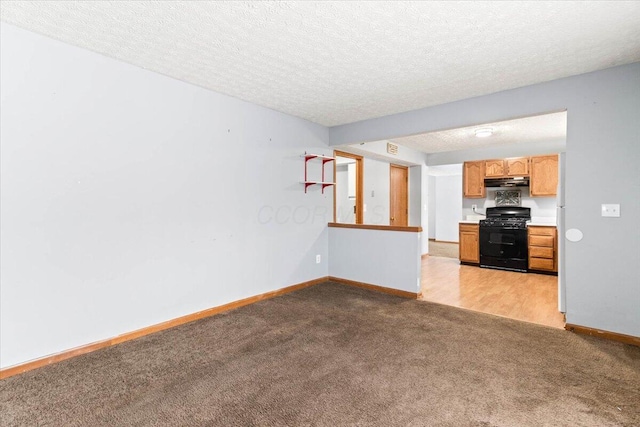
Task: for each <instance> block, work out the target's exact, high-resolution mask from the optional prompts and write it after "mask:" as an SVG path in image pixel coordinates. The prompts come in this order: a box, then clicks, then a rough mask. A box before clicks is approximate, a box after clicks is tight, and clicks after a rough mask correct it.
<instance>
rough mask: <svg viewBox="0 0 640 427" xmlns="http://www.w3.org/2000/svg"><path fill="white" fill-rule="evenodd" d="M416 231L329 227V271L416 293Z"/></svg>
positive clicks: (417, 268)
mask: <svg viewBox="0 0 640 427" xmlns="http://www.w3.org/2000/svg"><path fill="white" fill-rule="evenodd" d="M420 240H421V239H420V233H415V232H406V231H386V230H384V231H382V230H361V229H353V228H329V253H330V254H331V259H330V260H329V275H330V276H334V277H339V278H341V279H348V280H355V281H357V282H363V283H369V284H372V285H378V286H384V287H387V288H393V289H399V290H402V291H407V292H415V293H418V291H419V289H420Z"/></svg>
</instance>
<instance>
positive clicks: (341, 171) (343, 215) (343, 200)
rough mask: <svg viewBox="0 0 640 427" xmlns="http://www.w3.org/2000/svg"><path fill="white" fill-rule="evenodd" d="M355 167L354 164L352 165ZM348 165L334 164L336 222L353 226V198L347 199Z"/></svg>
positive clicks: (354, 221) (354, 202)
mask: <svg viewBox="0 0 640 427" xmlns="http://www.w3.org/2000/svg"><path fill="white" fill-rule="evenodd" d="M352 164H353V165H355V163H352ZM348 169H349V168H348V164H346V163H343V164H336V186H335V192H336V222H340V223H343V224H355V223H356V216H355V214H354V212H353V207H354V206H355V204H356V199H355V198H349V170H348Z"/></svg>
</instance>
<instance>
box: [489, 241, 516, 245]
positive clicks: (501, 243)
mask: <svg viewBox="0 0 640 427" xmlns="http://www.w3.org/2000/svg"><path fill="white" fill-rule="evenodd" d="M489 244H491V245H508V246H514V245H515V243H511V242H499V243H498V242H492V241H491V240H489Z"/></svg>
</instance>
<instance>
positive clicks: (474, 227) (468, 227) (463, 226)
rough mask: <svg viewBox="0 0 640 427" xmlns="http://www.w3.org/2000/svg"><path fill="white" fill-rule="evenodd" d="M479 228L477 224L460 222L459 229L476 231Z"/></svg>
mask: <svg viewBox="0 0 640 427" xmlns="http://www.w3.org/2000/svg"><path fill="white" fill-rule="evenodd" d="M479 229H480V228H479V226H478V224H460V231H467V232H475V233H478V230H479Z"/></svg>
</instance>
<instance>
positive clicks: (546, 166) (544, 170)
mask: <svg viewBox="0 0 640 427" xmlns="http://www.w3.org/2000/svg"><path fill="white" fill-rule="evenodd" d="M529 185H530V187H529V190H530V192H531V196H532V197H552V196H555V195H556V192H557V189H558V155H557V154H553V155H550V156H535V157H531V181H530V184H529Z"/></svg>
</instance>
